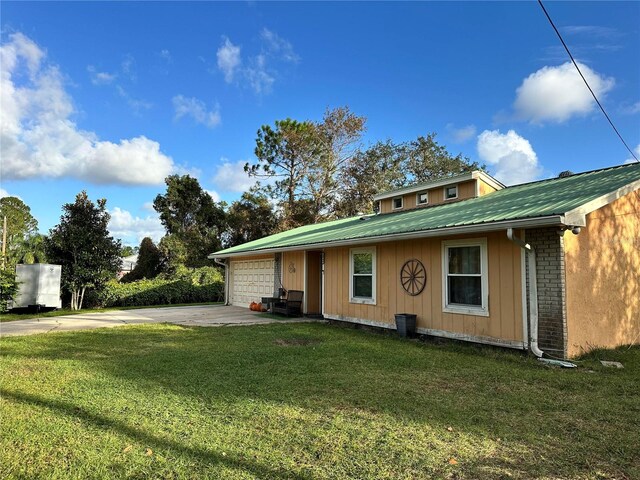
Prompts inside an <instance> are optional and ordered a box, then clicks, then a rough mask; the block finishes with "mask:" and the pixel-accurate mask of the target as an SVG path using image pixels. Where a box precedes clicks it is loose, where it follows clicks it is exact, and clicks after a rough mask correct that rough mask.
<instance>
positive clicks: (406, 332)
mask: <svg viewBox="0 0 640 480" xmlns="http://www.w3.org/2000/svg"><path fill="white" fill-rule="evenodd" d="M416 317H417V315H415V314H413V313H396V329H397V330H398V334H399V335H400V336H401V337H403V338H407V337H413V336H414V335H415V333H416Z"/></svg>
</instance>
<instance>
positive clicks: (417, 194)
mask: <svg viewBox="0 0 640 480" xmlns="http://www.w3.org/2000/svg"><path fill="white" fill-rule="evenodd" d="M422 194H425V195H426V196H427V201H426V202H424V203H420V195H422ZM416 205H417V206H420V205H429V192H428V191H424V192H418V193H416Z"/></svg>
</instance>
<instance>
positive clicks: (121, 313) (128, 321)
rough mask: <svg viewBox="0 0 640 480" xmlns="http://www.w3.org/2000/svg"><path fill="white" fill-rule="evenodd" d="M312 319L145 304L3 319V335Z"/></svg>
mask: <svg viewBox="0 0 640 480" xmlns="http://www.w3.org/2000/svg"><path fill="white" fill-rule="evenodd" d="M311 321H314V320H310V319H306V318H291V319H288V318H283V319H282V320H279V319H273V318H265V317H262V316H260V315H259V313H258V312H252V311H251V310H249V309H248V308H242V307H233V306H223V305H201V306H193V307H164V308H142V309H136V310H111V311H108V312H102V313H86V314H78V315H65V316H60V317H48V318H32V319H26V320H16V321H13V322H3V323H0V337H11V336H16V335H33V334H36V333H50V332H65V331H70V330H88V329H92V328H104V327H119V326H122V325H136V324H140V323H175V324H177V325H185V326H190V327H193V326H197V327H222V326H228V325H258V324H265V323H283V322H285V323H286V322H311Z"/></svg>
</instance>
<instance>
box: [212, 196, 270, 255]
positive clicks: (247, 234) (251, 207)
mask: <svg viewBox="0 0 640 480" xmlns="http://www.w3.org/2000/svg"><path fill="white" fill-rule="evenodd" d="M227 224H228V231H227V233H226V234H225V241H224V244H225V248H228V247H233V246H234V245H240V244H241V243H246V242H250V241H252V240H257V239H259V238H262V237H266V236H268V235H271V234H272V233H274V232H275V231H276V228H277V226H278V218H277V216H276V214H275V213H274V211H273V208H272V206H271V204H270V203H269V199H268V198H267V197H265V196H264V195H261V194H258V193H252V192H245V193H243V194H242V198H241V199H240V200H237V201H235V202H233V203H232V204H231V207H229V211H228V212H227Z"/></svg>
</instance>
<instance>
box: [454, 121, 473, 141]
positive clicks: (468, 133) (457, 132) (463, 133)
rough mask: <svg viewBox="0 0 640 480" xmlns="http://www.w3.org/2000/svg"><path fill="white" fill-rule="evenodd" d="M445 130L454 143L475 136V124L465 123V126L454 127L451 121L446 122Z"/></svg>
mask: <svg viewBox="0 0 640 480" xmlns="http://www.w3.org/2000/svg"><path fill="white" fill-rule="evenodd" d="M447 131H448V132H449V134H450V135H451V137H452V138H453V141H454V142H456V143H464V142H466V141H467V140H469V139H471V138H473V137H475V136H476V132H477V129H476V126H475V125H467V126H466V127H461V128H455V127H454V125H453V124H452V123H449V124H447Z"/></svg>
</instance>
